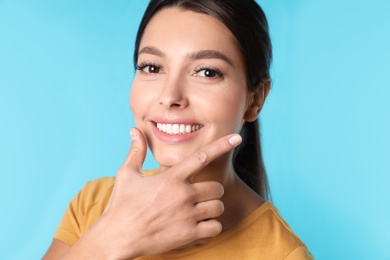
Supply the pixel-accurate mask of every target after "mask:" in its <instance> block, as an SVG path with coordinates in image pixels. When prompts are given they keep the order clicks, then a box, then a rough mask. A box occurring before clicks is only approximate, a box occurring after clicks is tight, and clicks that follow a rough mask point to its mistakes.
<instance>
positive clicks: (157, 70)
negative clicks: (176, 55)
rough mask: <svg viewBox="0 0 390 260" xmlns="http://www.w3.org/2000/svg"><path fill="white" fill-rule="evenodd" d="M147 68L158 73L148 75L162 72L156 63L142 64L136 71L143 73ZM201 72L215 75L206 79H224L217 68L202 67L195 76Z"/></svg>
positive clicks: (196, 71)
mask: <svg viewBox="0 0 390 260" xmlns="http://www.w3.org/2000/svg"><path fill="white" fill-rule="evenodd" d="M147 67H150V68H152V67H153V68H155V70H156V71H154V72H151V71H148V72H147V73H151V74H153V73H159V72H160V70H161V66H159V65H157V64H155V63H151V62H144V63H141V64H139V65H137V66H136V69H137V70H139V71H143V70H144V69H145V68H147ZM150 68H149V69H150ZM201 71H209V72H211V73H212V74H214V76H211V77H207V76H205V77H206V78H214V77H223V73H222V72H221V71H220V70H219V69H217V68H210V67H206V66H202V67H199V68H197V69H195V74H198V73H199V72H201Z"/></svg>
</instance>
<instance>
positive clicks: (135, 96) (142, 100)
mask: <svg viewBox="0 0 390 260" xmlns="http://www.w3.org/2000/svg"><path fill="white" fill-rule="evenodd" d="M147 99H148V97H147V95H146V92H145V91H143V90H142V87H141V86H139V85H138V84H136V83H133V85H132V87H131V90H130V109H131V111H132V113H133V115H134V117H135V120H137V119H138V116H139V115H140V114H142V112H143V110H144V109H145V107H146V106H145V104H146V103H147Z"/></svg>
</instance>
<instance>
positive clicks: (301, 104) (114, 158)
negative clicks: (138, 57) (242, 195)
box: [0, 0, 390, 259]
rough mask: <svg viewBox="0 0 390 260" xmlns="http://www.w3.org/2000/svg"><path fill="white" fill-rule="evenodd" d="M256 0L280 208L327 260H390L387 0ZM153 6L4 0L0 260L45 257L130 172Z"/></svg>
mask: <svg viewBox="0 0 390 260" xmlns="http://www.w3.org/2000/svg"><path fill="white" fill-rule="evenodd" d="M259 2H260V3H261V4H262V6H263V8H264V10H265V12H266V13H267V15H268V19H269V22H270V27H271V36H272V40H273V44H274V62H273V66H272V77H273V89H272V91H271V94H270V96H269V99H268V100H267V103H266V105H265V107H264V110H263V112H262V115H261V120H262V131H263V135H262V139H263V145H264V154H265V161H266V166H267V170H268V173H269V179H270V184H271V188H272V194H273V201H274V203H275V204H276V206H277V207H278V208H279V209H280V211H281V213H282V215H283V216H284V217H285V219H286V220H287V221H288V222H289V223H290V225H291V226H292V228H293V229H294V230H295V231H296V233H297V234H298V235H299V236H300V237H301V238H302V240H303V241H305V242H306V244H307V245H308V247H309V248H310V250H311V251H312V253H313V254H314V255H315V256H316V258H317V259H390V202H389V201H390V176H389V175H390V166H389V159H390V148H389V147H390V138H389V133H390V116H389V112H390V102H389V98H390V77H389V76H390V51H389V46H390V15H389V11H390V1H388V0H370V1H368V0H362V1H354V0H341V1H340V0H317V1H312V0H311V1H309V0H306V1H305V0H294V1H291V0H272V1H266V0H262V1H259ZM146 4H147V1H135V0H133V1H131V0H116V1H108V0H104V1H102V0H98V1H97V0H94V1H92V0H83V1H76V0H71V1H50V0H35V1H30V0H0V173H1V183H2V185H1V186H2V187H1V189H0V198H1V204H2V205H1V208H2V209H1V214H0V225H1V234H2V238H1V247H2V248H1V250H0V259H38V258H40V257H41V256H42V255H43V254H44V252H45V250H46V249H47V247H48V246H49V244H50V242H51V237H52V235H53V233H54V231H55V229H56V226H57V225H58V223H59V221H60V219H61V216H62V214H63V212H64V210H65V208H66V206H67V204H68V202H69V201H70V200H71V198H72V197H73V196H74V195H75V194H76V192H77V191H78V190H79V189H80V188H82V186H83V185H84V183H85V182H86V181H88V180H91V179H95V178H97V177H100V176H107V175H115V173H116V170H117V169H118V167H119V166H120V165H121V163H122V161H123V159H124V158H125V156H126V154H127V150H128V147H129V134H128V130H129V128H130V127H131V126H133V125H134V123H133V120H132V116H131V113H130V111H129V105H128V95H129V88H130V86H131V81H132V78H133V74H134V70H133V65H132V52H133V43H134V38H135V33H136V28H137V26H138V24H139V21H140V18H141V15H142V12H143V10H144V9H145V7H146ZM154 166H155V164H154V163H153V162H152V159H151V158H150V157H149V158H148V160H147V162H146V168H151V167H154Z"/></svg>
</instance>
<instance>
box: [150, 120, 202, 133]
mask: <svg viewBox="0 0 390 260" xmlns="http://www.w3.org/2000/svg"><path fill="white" fill-rule="evenodd" d="M200 128H202V125H184V124H161V123H157V129H158V130H160V131H161V132H164V133H167V134H170V135H177V134H189V133H191V132H194V131H196V130H199V129H200Z"/></svg>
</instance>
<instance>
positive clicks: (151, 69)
mask: <svg viewBox="0 0 390 260" xmlns="http://www.w3.org/2000/svg"><path fill="white" fill-rule="evenodd" d="M136 69H137V70H139V71H142V72H145V73H150V74H153V73H159V72H160V69H161V67H160V66H158V65H155V64H151V63H142V64H140V65H137V66H136Z"/></svg>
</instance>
